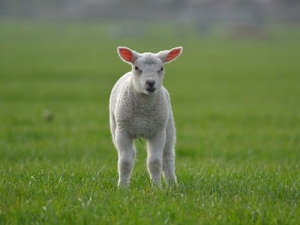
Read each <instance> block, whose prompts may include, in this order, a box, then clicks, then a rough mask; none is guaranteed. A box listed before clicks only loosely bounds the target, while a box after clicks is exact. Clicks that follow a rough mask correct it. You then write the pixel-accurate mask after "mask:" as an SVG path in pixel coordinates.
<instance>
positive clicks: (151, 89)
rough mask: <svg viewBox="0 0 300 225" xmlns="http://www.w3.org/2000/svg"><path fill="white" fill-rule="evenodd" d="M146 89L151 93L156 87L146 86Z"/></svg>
mask: <svg viewBox="0 0 300 225" xmlns="http://www.w3.org/2000/svg"><path fill="white" fill-rule="evenodd" d="M146 90H147V91H148V92H149V93H153V92H155V90H156V88H154V87H147V88H146Z"/></svg>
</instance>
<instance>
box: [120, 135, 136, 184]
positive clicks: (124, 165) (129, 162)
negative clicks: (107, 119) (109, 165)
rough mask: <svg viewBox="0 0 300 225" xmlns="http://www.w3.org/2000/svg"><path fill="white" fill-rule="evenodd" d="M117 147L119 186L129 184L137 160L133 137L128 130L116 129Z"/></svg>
mask: <svg viewBox="0 0 300 225" xmlns="http://www.w3.org/2000/svg"><path fill="white" fill-rule="evenodd" d="M115 141H116V147H117V150H118V156H119V160H118V172H119V181H118V186H119V187H120V186H126V187H127V186H129V180H130V176H131V173H132V168H133V164H134V160H135V154H136V153H135V147H134V144H133V139H132V138H130V136H129V135H128V134H127V133H126V132H121V131H118V129H117V130H116V133H115Z"/></svg>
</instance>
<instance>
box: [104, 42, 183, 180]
mask: <svg viewBox="0 0 300 225" xmlns="http://www.w3.org/2000/svg"><path fill="white" fill-rule="evenodd" d="M181 52H182V48H181V47H178V48H173V49H171V50H167V51H161V52H159V53H156V54H153V53H143V54H140V53H137V52H135V51H133V50H131V49H129V48H126V47H119V48H118V53H119V56H120V57H121V59H122V60H123V61H125V62H127V63H129V64H131V65H132V71H130V72H128V73H126V74H125V75H123V76H122V77H121V78H120V79H119V80H118V81H117V83H116V84H115V86H114V87H113V89H112V92H111V96H110V101H109V111H110V129H111V134H112V139H113V143H114V145H115V147H116V148H117V150H118V157H119V160H118V172H119V181H118V185H119V186H128V185H129V180H130V176H131V172H132V168H133V165H134V161H135V155H136V149H135V146H134V139H136V138H144V139H146V140H147V154H148V156H147V167H148V171H149V173H150V178H151V180H152V182H153V183H154V184H156V185H158V186H160V185H161V183H160V180H161V173H162V174H163V176H164V178H165V181H166V182H167V184H176V176H175V150H174V146H175V140H176V132H175V125H174V119H173V112H172V108H171V103H170V97H169V93H168V91H167V90H166V89H165V88H164V87H163V85H162V82H163V77H164V64H165V63H168V62H170V61H172V60H174V59H176V58H177V57H178V56H179V55H180V54H181Z"/></svg>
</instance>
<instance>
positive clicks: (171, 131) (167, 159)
mask: <svg viewBox="0 0 300 225" xmlns="http://www.w3.org/2000/svg"><path fill="white" fill-rule="evenodd" d="M175 133H176V131H175V126H174V121H173V119H170V120H169V123H168V125H167V131H166V144H165V147H164V151H163V155H162V156H163V165H162V172H163V176H164V179H165V181H166V183H167V184H168V185H176V184H177V180H176V175H175V150H174V147H175V141H176V134H175Z"/></svg>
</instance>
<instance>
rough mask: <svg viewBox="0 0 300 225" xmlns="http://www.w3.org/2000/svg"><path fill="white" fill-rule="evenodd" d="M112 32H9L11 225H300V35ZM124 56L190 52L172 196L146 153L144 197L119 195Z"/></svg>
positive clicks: (0, 102)
mask: <svg viewBox="0 0 300 225" xmlns="http://www.w3.org/2000/svg"><path fill="white" fill-rule="evenodd" d="M108 27H109V25H103V24H97V23H95V22H94V23H90V22H89V23H87V22H85V23H83V22H81V23H71V22H63V23H49V22H29V21H27V22H26V21H25V22H20V21H12V20H1V21H0V31H1V32H0V57H1V60H0V171H1V172H0V194H1V197H0V224H143V225H146V224H299V221H300V207H299V193H300V173H299V169H300V168H299V161H300V63H299V59H300V31H299V30H289V29H283V28H278V29H271V30H270V31H269V37H268V38H266V39H264V40H233V39H230V40H229V39H226V38H218V37H214V36H213V37H211V38H208V37H207V38H197V37H196V36H194V35H193V34H192V33H191V34H190V35H189V34H187V35H185V36H183V37H182V36H181V37H179V36H176V35H175V34H174V33H172V31H170V32H165V33H161V34H160V35H154V34H153V33H149V35H148V36H147V37H145V38H142V39H138V38H111V37H109V36H107V32H106V31H107V29H108ZM119 45H124V46H129V47H131V48H133V49H136V50H137V51H141V52H143V51H152V52H155V51H159V50H161V49H168V48H172V47H175V46H178V45H182V46H183V47H184V51H183V55H182V56H181V57H180V58H179V59H178V60H176V61H175V62H173V63H171V64H169V65H167V66H166V71H167V72H166V75H165V81H164V84H165V87H167V88H168V90H169V92H170V94H171V97H172V105H173V111H174V114H175V122H176V127H177V139H178V140H177V146H176V153H177V158H176V169H177V176H178V182H179V185H178V186H177V187H174V188H172V189H170V188H167V187H165V186H163V188H162V189H157V188H155V187H152V186H151V184H150V181H149V176H148V174H147V171H146V166H145V160H146V153H145V147H144V146H143V145H142V144H141V143H139V142H137V146H138V155H137V159H138V160H137V162H136V164H135V167H134V172H133V177H132V180H131V186H130V189H128V190H123V189H121V190H119V189H118V188H117V187H116V185H117V153H116V150H115V149H114V147H113V145H112V142H111V138H110V133H109V124H108V98H109V94H110V90H111V88H112V86H113V84H114V83H115V82H116V80H117V79H118V78H119V77H120V76H121V75H122V74H123V73H125V72H126V71H128V70H129V66H128V65H126V64H125V63H123V62H122V61H121V60H120V59H119V58H118V56H117V53H116V48H117V46H119ZM47 111H48V112H50V113H51V114H52V115H53V120H51V121H48V120H47V118H46V117H45V115H44V114H45V113H47Z"/></svg>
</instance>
